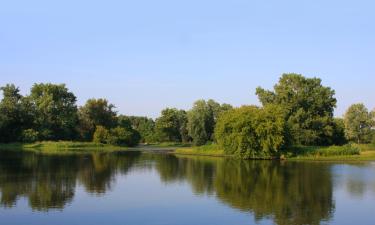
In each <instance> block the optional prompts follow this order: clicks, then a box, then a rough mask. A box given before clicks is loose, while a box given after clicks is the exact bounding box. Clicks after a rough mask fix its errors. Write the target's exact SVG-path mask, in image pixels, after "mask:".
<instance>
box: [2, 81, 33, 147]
mask: <svg viewBox="0 0 375 225" xmlns="http://www.w3.org/2000/svg"><path fill="white" fill-rule="evenodd" d="M0 90H1V91H2V92H3V99H2V100H1V102H0V142H15V141H22V140H20V139H21V138H20V137H21V134H22V132H23V130H24V129H28V128H31V127H32V126H33V122H34V110H33V108H32V106H31V104H30V103H29V102H28V98H25V97H23V96H22V95H21V94H20V93H19V88H18V87H16V86H15V85H14V84H7V85H6V86H4V87H1V88H0Z"/></svg>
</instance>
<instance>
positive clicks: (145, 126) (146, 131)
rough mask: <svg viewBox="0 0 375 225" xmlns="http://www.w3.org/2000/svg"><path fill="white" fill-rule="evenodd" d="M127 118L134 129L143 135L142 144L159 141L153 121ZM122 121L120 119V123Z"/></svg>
mask: <svg viewBox="0 0 375 225" xmlns="http://www.w3.org/2000/svg"><path fill="white" fill-rule="evenodd" d="M125 117H126V116H125ZM127 118H128V120H129V121H130V124H131V126H132V127H133V129H135V130H136V131H138V132H139V134H140V135H141V142H143V143H153V142H156V141H157V140H156V136H155V122H154V120H153V119H151V118H147V117H140V116H128V117H127ZM120 120H121V118H120V117H119V121H120ZM119 123H120V122H119Z"/></svg>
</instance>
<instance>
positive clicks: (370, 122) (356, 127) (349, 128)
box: [344, 104, 375, 144]
mask: <svg viewBox="0 0 375 225" xmlns="http://www.w3.org/2000/svg"><path fill="white" fill-rule="evenodd" d="M344 121H345V135H346V137H347V138H348V140H351V141H355V142H357V143H358V144H360V143H369V142H370V141H371V138H372V133H373V131H372V130H371V129H372V127H373V126H374V124H375V122H374V117H373V114H372V113H370V112H369V111H368V109H367V108H366V107H365V105H363V104H354V105H352V106H350V107H349V109H348V111H347V112H346V113H345V119H344Z"/></svg>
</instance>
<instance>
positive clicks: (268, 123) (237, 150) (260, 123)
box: [215, 105, 288, 159]
mask: <svg viewBox="0 0 375 225" xmlns="http://www.w3.org/2000/svg"><path fill="white" fill-rule="evenodd" d="M215 134H216V140H217V142H218V144H219V145H220V146H221V147H222V148H223V149H224V151H225V153H227V154H234V155H237V156H239V157H241V158H245V159H246V158H259V157H271V156H275V155H278V154H279V152H280V150H282V149H283V147H285V146H286V145H287V144H288V132H287V129H286V125H285V120H284V112H283V110H282V109H281V108H280V107H278V106H273V105H268V106H266V107H264V108H259V107H256V106H243V107H241V108H237V109H233V110H230V111H227V112H225V113H223V114H222V116H221V117H220V118H219V120H218V122H217V126H216V129H215Z"/></svg>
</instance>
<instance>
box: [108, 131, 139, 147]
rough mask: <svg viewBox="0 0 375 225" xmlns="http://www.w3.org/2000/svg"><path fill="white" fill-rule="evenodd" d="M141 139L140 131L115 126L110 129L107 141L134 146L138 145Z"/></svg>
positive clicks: (113, 143)
mask: <svg viewBox="0 0 375 225" xmlns="http://www.w3.org/2000/svg"><path fill="white" fill-rule="evenodd" d="M140 139H141V137H140V135H139V133H138V132H137V131H136V130H133V129H129V128H124V127H115V128H113V129H111V130H110V131H109V136H108V140H107V143H108V144H112V145H125V146H129V147H133V146H136V145H138V143H139V140H140Z"/></svg>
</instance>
